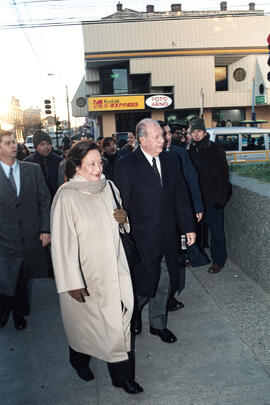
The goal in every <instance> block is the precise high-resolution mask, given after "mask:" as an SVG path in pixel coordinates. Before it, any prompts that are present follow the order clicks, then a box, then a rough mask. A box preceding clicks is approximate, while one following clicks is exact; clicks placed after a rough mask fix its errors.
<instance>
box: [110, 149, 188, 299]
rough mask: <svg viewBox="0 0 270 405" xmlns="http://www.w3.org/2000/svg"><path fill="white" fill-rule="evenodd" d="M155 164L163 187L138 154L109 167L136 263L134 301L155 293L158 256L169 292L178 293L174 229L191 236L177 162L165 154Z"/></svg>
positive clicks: (158, 268) (185, 190) (184, 192)
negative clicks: (136, 254)
mask: <svg viewBox="0 0 270 405" xmlns="http://www.w3.org/2000/svg"><path fill="white" fill-rule="evenodd" d="M159 158H160V164H161V172H162V183H163V186H162V187H161V185H160V182H159V180H158V178H157V177H156V176H155V174H154V171H153V169H152V167H151V165H150V164H149V162H148V161H147V159H146V158H145V156H144V154H143V153H142V151H141V149H140V148H137V149H136V150H135V151H134V152H133V153H131V154H129V155H127V156H124V157H123V158H122V159H119V160H118V161H117V162H116V163H115V166H114V181H115V184H116V185H117V187H118V188H119V190H120V193H121V197H122V201H123V207H124V209H125V210H126V211H127V213H128V217H129V221H130V226H131V234H132V236H133V238H134V240H135V242H136V245H137V248H138V251H139V254H140V257H141V262H140V263H139V264H138V265H137V266H135V268H134V269H133V279H134V284H135V290H136V294H137V295H141V296H145V297H153V296H154V295H155V293H156V289H157V286H158V282H159V277H160V263H161V259H162V257H163V255H165V258H166V264H167V267H168V271H169V274H170V280H171V285H172V289H173V291H176V290H177V289H178V282H179V280H178V276H179V271H178V268H179V266H178V253H177V242H176V230H177V227H178V228H179V229H180V230H181V233H187V232H195V221H194V217H193V213H192V208H191V202H190V199H189V193H188V190H187V187H186V184H185V181H184V179H183V175H182V171H181V167H180V164H179V159H178V157H177V156H175V155H173V154H169V153H166V152H163V153H161V154H160V155H159Z"/></svg>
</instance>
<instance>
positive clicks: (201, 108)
mask: <svg viewBox="0 0 270 405" xmlns="http://www.w3.org/2000/svg"><path fill="white" fill-rule="evenodd" d="M203 109H204V92H203V88H201V93H200V117H201V118H203Z"/></svg>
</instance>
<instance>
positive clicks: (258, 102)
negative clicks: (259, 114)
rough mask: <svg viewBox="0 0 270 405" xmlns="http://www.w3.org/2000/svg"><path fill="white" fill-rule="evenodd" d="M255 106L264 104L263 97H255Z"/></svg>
mask: <svg viewBox="0 0 270 405" xmlns="http://www.w3.org/2000/svg"><path fill="white" fill-rule="evenodd" d="M256 104H257V105H258V104H266V99H265V95H262V96H256Z"/></svg>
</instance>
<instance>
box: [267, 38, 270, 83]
mask: <svg viewBox="0 0 270 405" xmlns="http://www.w3.org/2000/svg"><path fill="white" fill-rule="evenodd" d="M267 43H268V50H269V52H268V53H269V57H268V62H267V63H268V66H269V67H270V34H269V35H268V37H267ZM267 80H269V82H270V70H269V72H268V73H267Z"/></svg>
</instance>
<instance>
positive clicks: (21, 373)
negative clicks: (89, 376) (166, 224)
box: [0, 263, 270, 405]
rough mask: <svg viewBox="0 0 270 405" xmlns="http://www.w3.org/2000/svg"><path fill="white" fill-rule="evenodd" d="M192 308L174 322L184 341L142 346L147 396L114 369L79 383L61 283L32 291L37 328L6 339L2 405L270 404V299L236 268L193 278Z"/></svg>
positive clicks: (0, 348)
mask: <svg viewBox="0 0 270 405" xmlns="http://www.w3.org/2000/svg"><path fill="white" fill-rule="evenodd" d="M182 300H183V302H184V303H185V308H184V309H182V310H180V311H178V312H175V313H171V314H170V315H169V328H170V329H171V330H172V331H173V332H174V333H175V334H176V335H177V337H178V341H177V342H176V343H175V344H172V345H169V344H165V343H162V342H161V341H160V339H159V338H158V337H156V336H152V335H150V334H149V332H148V322H147V314H146V310H144V325H143V326H144V329H143V333H142V335H141V336H139V337H138V338H137V340H136V353H137V380H138V382H139V383H140V384H142V385H143V387H144V389H145V391H144V393H142V394H139V395H136V396H131V395H128V394H126V393H125V392H124V391H122V390H121V389H116V388H114V387H112V386H111V383H110V379H109V376H108V372H107V367H106V365H105V364H104V363H103V362H102V361H99V360H94V361H93V363H92V370H93V372H94V374H95V376H96V378H95V380H93V381H91V382H88V383H87V382H84V381H82V380H80V379H79V378H78V377H77V375H76V373H75V372H74V370H73V369H72V368H71V367H70V366H69V364H68V352H67V342H66V338H65V335H64V332H63V327H62V323H61V318H60V314H59V307H58V299H57V295H56V292H55V286H54V281H53V280H51V279H39V280H34V281H33V283H32V314H31V316H30V317H29V318H28V325H29V326H28V328H27V329H26V330H25V331H16V330H15V329H14V327H13V323H12V319H10V321H9V323H8V325H6V327H5V328H4V329H1V330H0V358H1V362H0V403H1V405H81V404H86V405H105V404H106V405H126V404H128V405H133V404H139V405H167V404H168V405H223V404H226V405H229V404H230V405H270V311H269V309H270V295H269V294H266V293H265V292H264V291H263V290H262V289H261V288H260V287H258V286H257V285H256V284H255V283H254V282H253V281H251V280H250V279H248V278H247V277H246V276H245V275H244V274H243V273H242V272H241V271H240V270H239V269H237V268H236V267H235V266H233V265H232V263H228V265H227V266H226V269H225V270H224V271H222V272H221V273H219V274H208V273H207V267H201V268H197V269H191V270H189V271H188V274H187V287H186V289H185V291H184V292H183V293H182Z"/></svg>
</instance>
